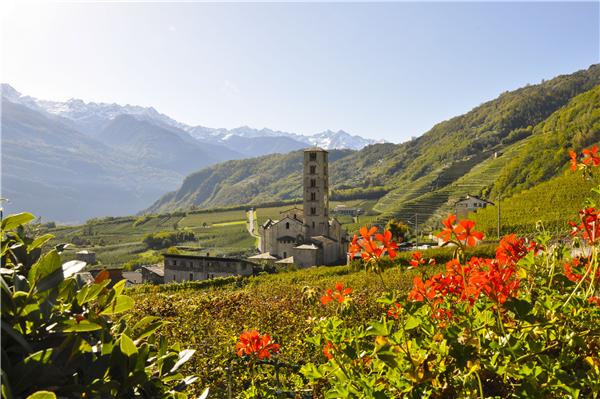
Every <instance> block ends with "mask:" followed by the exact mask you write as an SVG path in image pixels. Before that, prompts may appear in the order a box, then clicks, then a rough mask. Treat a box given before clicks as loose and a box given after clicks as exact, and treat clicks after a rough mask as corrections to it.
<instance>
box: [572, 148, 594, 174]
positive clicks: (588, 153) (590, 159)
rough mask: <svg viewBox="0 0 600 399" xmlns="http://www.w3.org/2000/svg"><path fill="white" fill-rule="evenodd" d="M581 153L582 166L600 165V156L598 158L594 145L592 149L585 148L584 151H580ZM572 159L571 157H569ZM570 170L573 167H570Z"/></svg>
mask: <svg viewBox="0 0 600 399" xmlns="http://www.w3.org/2000/svg"><path fill="white" fill-rule="evenodd" d="M581 152H582V153H583V159H582V160H581V162H583V164H584V165H587V166H591V165H594V166H598V165H600V156H598V146H597V145H595V146H593V147H592V148H586V149H585V150H583V151H581ZM571 158H572V156H571ZM572 162H573V160H572V159H571V163H572ZM571 169H573V166H571Z"/></svg>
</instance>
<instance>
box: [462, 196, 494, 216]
mask: <svg viewBox="0 0 600 399" xmlns="http://www.w3.org/2000/svg"><path fill="white" fill-rule="evenodd" d="M488 205H494V203H493V202H490V201H486V200H484V199H481V198H479V197H476V196H474V195H467V197H466V198H465V199H462V200H460V201H457V202H456V203H455V204H454V213H456V217H457V218H459V219H464V218H466V217H467V215H468V214H469V212H477V210H478V209H482V208H485V207H486V206H488Z"/></svg>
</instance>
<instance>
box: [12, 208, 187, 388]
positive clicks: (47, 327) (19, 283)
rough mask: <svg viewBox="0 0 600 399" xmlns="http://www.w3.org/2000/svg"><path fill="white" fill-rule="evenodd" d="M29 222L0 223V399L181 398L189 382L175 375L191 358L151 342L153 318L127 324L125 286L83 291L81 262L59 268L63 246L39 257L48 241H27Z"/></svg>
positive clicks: (25, 218)
mask: <svg viewBox="0 0 600 399" xmlns="http://www.w3.org/2000/svg"><path fill="white" fill-rule="evenodd" d="M33 219H34V217H33V215H31V214H28V213H21V214H17V215H12V216H9V217H7V218H5V219H4V220H3V221H2V269H1V283H2V397H3V398H12V397H18V398H20V397H26V396H27V395H34V394H35V393H36V392H37V395H35V397H44V398H56V397H57V396H59V397H104V398H117V397H121V398H131V397H152V398H154V397H172V398H182V397H186V395H184V394H183V393H181V392H180V391H182V390H183V389H185V387H186V386H187V385H188V384H191V383H193V382H194V381H195V379H196V378H195V377H187V378H184V376H183V375H182V374H180V372H179V368H180V366H181V365H182V364H183V363H185V362H186V361H187V360H188V359H189V358H190V357H191V356H192V355H193V353H194V351H193V350H183V351H180V348H179V345H178V344H176V345H173V346H168V344H167V342H166V340H165V339H159V338H157V337H156V336H155V334H154V332H155V331H156V330H157V329H158V328H160V327H161V325H162V321H161V320H160V319H159V318H157V317H150V316H148V317H144V318H142V319H141V320H139V321H138V322H137V323H135V324H133V323H130V320H129V317H128V316H126V315H124V314H125V313H126V312H127V311H129V310H130V309H131V308H132V307H133V305H134V302H133V299H131V298H130V297H129V296H127V295H124V294H123V289H124V287H125V281H124V280H122V281H120V282H118V283H117V284H115V285H114V286H113V287H112V288H109V283H110V281H111V280H110V278H109V274H108V272H102V273H100V274H99V275H98V276H97V277H96V279H95V281H93V282H92V283H88V284H83V283H82V282H81V281H79V280H78V279H77V278H75V276H76V273H77V272H78V271H79V270H81V269H82V268H83V267H84V266H85V263H84V262H78V261H71V262H67V263H65V264H63V265H61V258H60V253H61V251H62V249H63V248H64V245H59V246H57V247H55V248H53V249H51V250H50V251H47V252H46V253H42V246H43V245H44V244H46V243H48V241H49V240H51V239H52V238H53V237H52V235H50V234H46V235H43V236H41V237H37V238H35V239H33V238H30V237H27V236H26V235H25V229H24V227H23V226H25V225H26V224H27V223H29V222H31V221H32V220H33Z"/></svg>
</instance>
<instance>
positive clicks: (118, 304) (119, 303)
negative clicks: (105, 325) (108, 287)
mask: <svg viewBox="0 0 600 399" xmlns="http://www.w3.org/2000/svg"><path fill="white" fill-rule="evenodd" d="M134 305H135V302H134V301H133V299H131V298H130V297H128V296H127V295H119V296H117V297H116V298H115V299H114V301H113V302H111V304H110V305H108V307H107V308H106V309H104V310H103V311H102V312H100V314H101V315H112V314H116V313H122V312H126V311H128V310H129V309H131V308H133V306H134Z"/></svg>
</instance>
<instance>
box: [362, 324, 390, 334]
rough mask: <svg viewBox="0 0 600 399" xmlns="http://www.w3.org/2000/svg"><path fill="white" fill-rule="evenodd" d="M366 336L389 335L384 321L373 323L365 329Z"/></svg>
mask: <svg viewBox="0 0 600 399" xmlns="http://www.w3.org/2000/svg"><path fill="white" fill-rule="evenodd" d="M367 334H368V335H383V336H387V335H389V329H388V325H387V323H386V322H385V321H384V322H383V323H382V322H379V321H376V322H373V323H371V325H369V327H368V328H367Z"/></svg>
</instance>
